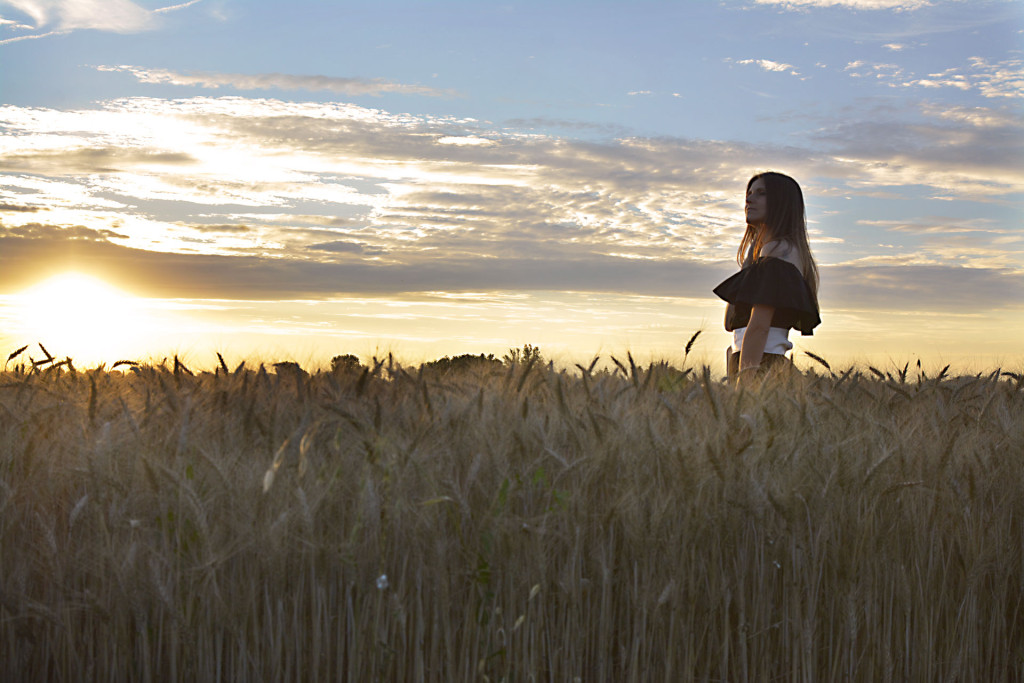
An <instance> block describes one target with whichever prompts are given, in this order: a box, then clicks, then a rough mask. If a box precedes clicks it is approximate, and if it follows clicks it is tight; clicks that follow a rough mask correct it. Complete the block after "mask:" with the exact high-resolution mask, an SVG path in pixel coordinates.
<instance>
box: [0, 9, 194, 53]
mask: <svg viewBox="0 0 1024 683" xmlns="http://www.w3.org/2000/svg"><path fill="white" fill-rule="evenodd" d="M201 1H202V0H189V1H188V2H183V3H180V4H177V5H170V6H167V7H161V8H158V9H154V10H148V9H145V8H143V7H140V6H139V5H138V3H136V2H132V1H131V0H0V5H8V6H10V7H13V8H14V9H16V10H18V11H20V12H23V13H24V14H26V15H27V16H29V17H30V18H31V19H32V20H33V21H34V22H35V25H34V26H32V25H27V24H22V23H19V22H15V21H12V20H8V19H2V18H0V26H6V27H8V28H14V29H20V30H35V31H42V33H32V34H26V35H22V36H14V37H11V38H6V39H4V40H0V45H6V44H8V43H15V42H18V41H22V40H34V39H38V38H46V37H49V36H55V35H63V34H66V33H69V32H71V31H76V30H82V29H91V30H96V31H109V32H113V33H139V32H142V31H149V30H152V29H153V28H156V26H157V21H156V16H155V15H157V14H166V13H169V12H174V11H177V10H182V9H185V8H187V7H191V6H192V5H195V4H197V3H199V2H201Z"/></svg>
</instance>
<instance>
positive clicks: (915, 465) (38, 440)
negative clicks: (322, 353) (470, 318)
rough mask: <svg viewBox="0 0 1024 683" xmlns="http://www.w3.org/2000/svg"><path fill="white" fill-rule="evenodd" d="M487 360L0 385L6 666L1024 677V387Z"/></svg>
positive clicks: (52, 369) (99, 676)
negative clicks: (729, 378)
mask: <svg viewBox="0 0 1024 683" xmlns="http://www.w3.org/2000/svg"><path fill="white" fill-rule="evenodd" d="M691 341H692V340H691ZM21 351H24V349H22V350H21ZM18 353H20V351H19V352H16V353H15V354H12V358H9V359H8V360H9V361H10V360H12V359H13V357H14V356H17V355H18ZM47 356H48V357H49V358H51V360H52V356H50V355H49V354H47ZM483 360H484V361H487V362H480V363H469V364H467V365H466V366H465V367H462V368H461V369H459V370H458V371H456V370H455V369H452V370H449V371H447V372H440V371H434V370H428V369H426V368H421V369H419V370H406V369H404V368H402V367H400V366H399V365H398V364H397V363H395V362H394V360H393V359H389V360H388V361H386V362H375V363H373V364H372V365H371V367H367V368H361V369H353V368H347V369H346V370H345V371H337V372H317V373H314V374H312V375H310V374H307V373H305V372H303V371H301V369H300V368H292V367H287V368H285V367H281V368H278V372H276V373H274V372H267V371H266V370H265V369H264V368H263V367H262V366H260V367H259V368H258V369H255V370H254V369H251V368H247V367H246V366H245V364H244V363H243V364H241V365H239V366H238V368H236V369H235V370H234V371H229V370H228V367H227V366H226V364H224V362H223V359H220V362H219V367H218V368H216V371H215V372H214V373H204V372H193V371H191V370H189V369H188V368H186V367H185V366H184V365H183V364H182V363H181V362H180V361H178V359H175V362H174V364H173V365H172V366H170V367H168V366H165V365H138V364H136V365H130V364H129V365H127V368H128V369H127V371H126V372H111V371H105V370H103V369H97V370H92V371H77V370H75V369H74V366H73V365H72V364H71V363H70V362H68V363H66V364H65V365H63V366H60V367H57V366H55V365H56V364H51V365H50V366H47V365H46V364H45V363H44V364H43V365H21V366H19V367H17V368H15V369H13V370H10V371H6V372H5V373H4V374H3V375H2V376H0V440H2V441H0V444H2V449H0V678H2V679H4V680H80V679H96V680H133V681H147V680H221V679H228V680H274V681H279V680H283V681H287V680H296V681H297V680H302V681H337V680H349V681H370V680H389V681H456V680H458V681H470V680H490V681H499V680H508V681H517V680H550V681H569V680H584V681H652V680H663V681H688V680H702V681H703V680H805V681H817V680H853V681H876V680H877V681H884V680H1011V679H1018V680H1019V679H1022V678H1024V646H1022V643H1024V568H1022V552H1021V539H1022V538H1024V521H1022V520H1024V496H1022V495H1021V491H1024V391H1022V377H1021V375H1020V374H1010V373H1004V372H1000V371H995V372H992V373H990V374H988V375H985V376H950V375H948V373H947V371H943V372H942V373H940V374H939V375H938V376H936V377H928V376H927V375H926V374H924V373H923V372H920V371H919V372H918V374H917V376H916V377H915V376H913V374H912V373H911V372H910V371H909V369H908V368H902V369H897V370H896V371H895V372H882V371H880V370H877V369H874V368H872V369H870V374H865V373H862V372H861V371H859V370H857V369H855V368H850V369H848V370H846V371H841V372H840V371H835V370H833V369H832V368H831V367H829V366H827V365H824V364H823V366H824V367H825V368H826V369H827V370H828V374H827V375H825V376H818V375H815V374H813V373H808V374H793V375H790V376H787V377H782V378H779V379H778V380H777V381H776V382H774V383H769V384H767V385H765V386H762V387H760V388H759V389H758V390H755V391H735V390H733V389H732V388H730V387H729V386H727V385H725V384H723V383H722V382H720V381H717V380H716V379H715V378H713V377H712V373H711V372H710V370H708V369H707V368H704V369H697V370H696V371H691V370H690V369H686V370H683V371H680V370H678V369H674V368H672V367H670V366H668V365H667V364H665V363H656V364H652V365H651V366H649V367H646V368H645V367H642V366H638V365H637V364H636V362H635V361H634V360H633V358H632V357H631V356H629V357H628V358H627V362H626V363H622V362H620V361H617V360H616V361H614V363H613V367H614V368H615V370H614V372H608V371H597V370H595V367H596V362H595V363H594V364H591V365H590V367H589V368H584V367H582V366H580V367H579V370H580V372H579V373H575V372H574V373H573V374H569V373H567V372H564V371H558V370H556V369H554V368H552V367H551V366H550V365H548V366H547V367H545V366H544V364H543V363H538V362H535V361H536V360H537V357H531V358H528V359H525V362H517V361H516V359H508V361H509V362H507V363H505V364H504V365H502V363H501V362H500V361H493V362H492V360H493V359H492V360H490V361H489V360H487V359H483ZM445 367H448V366H447V365H446V366H445ZM947 370H948V369H947Z"/></svg>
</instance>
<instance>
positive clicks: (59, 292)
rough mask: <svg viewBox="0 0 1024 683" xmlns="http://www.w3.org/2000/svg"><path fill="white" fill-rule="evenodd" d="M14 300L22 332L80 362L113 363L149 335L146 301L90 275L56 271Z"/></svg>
mask: <svg viewBox="0 0 1024 683" xmlns="http://www.w3.org/2000/svg"><path fill="white" fill-rule="evenodd" d="M14 301H15V305H16V309H17V313H16V320H17V323H16V324H17V326H18V327H19V328H21V330H20V332H21V334H23V335H25V337H27V338H29V339H31V340H32V341H34V342H38V343H42V344H44V345H45V346H46V348H47V349H48V350H49V351H50V353H52V354H53V355H54V356H55V357H56V356H59V357H60V358H64V357H66V356H67V357H71V358H72V360H74V361H76V362H78V363H87V364H92V363H99V362H106V363H113V362H115V361H116V360H119V359H120V358H121V357H123V356H124V355H126V354H130V353H132V352H133V351H135V350H137V349H138V348H139V347H140V344H143V343H145V341H146V339H147V337H149V336H150V334H149V332H150V331H151V330H150V316H149V314H148V313H147V311H146V308H145V306H144V302H145V300H144V299H140V298H138V297H134V296H132V295H131V294H128V293H125V292H122V291H119V290H118V289H115V288H114V287H112V286H110V285H109V284H107V283H105V282H103V281H102V280H99V279H97V278H95V277H92V276H90V275H84V274H81V273H64V274H61V275H57V276H54V277H52V278H50V279H48V280H46V281H44V282H41V283H39V284H37V285H34V286H32V287H30V288H29V289H26V290H24V291H23V292H21V293H20V294H18V295H17V296H16V297H15V299H14ZM115 356H117V358H115Z"/></svg>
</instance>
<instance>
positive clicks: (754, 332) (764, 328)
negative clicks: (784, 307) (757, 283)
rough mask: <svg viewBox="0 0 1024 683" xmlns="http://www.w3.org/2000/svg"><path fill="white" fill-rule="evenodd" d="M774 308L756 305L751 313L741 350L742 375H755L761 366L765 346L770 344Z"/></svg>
mask: <svg viewBox="0 0 1024 683" xmlns="http://www.w3.org/2000/svg"><path fill="white" fill-rule="evenodd" d="M773 315H775V307H774V306H765V305H763V304H757V305H755V306H754V307H753V308H752V309H751V311H750V322H748V323H747V329H746V331H745V332H744V333H743V346H742V348H740V375H741V376H742V374H743V371H744V370H749V371H751V373H753V372H754V371H755V370H757V368H758V367H759V366H760V365H761V357H762V356H763V355H764V346H765V344H766V343H767V342H768V329H769V328H770V327H771V326H772V316H773Z"/></svg>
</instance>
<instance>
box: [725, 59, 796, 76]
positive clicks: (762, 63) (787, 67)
mask: <svg viewBox="0 0 1024 683" xmlns="http://www.w3.org/2000/svg"><path fill="white" fill-rule="evenodd" d="M725 61H726V62H727V63H731V64H744V65H754V66H757V67H758V68H760V69H761V70H763V71H769V72H774V73H788V74H789V75H790V76H800V72H799V71H798V70H797V68H796V67H795V66H793V65H792V64H785V63H783V62H775V61H772V60H770V59H737V60H733V59H730V58H726V59H725Z"/></svg>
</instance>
